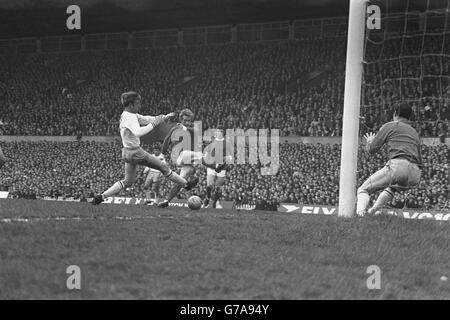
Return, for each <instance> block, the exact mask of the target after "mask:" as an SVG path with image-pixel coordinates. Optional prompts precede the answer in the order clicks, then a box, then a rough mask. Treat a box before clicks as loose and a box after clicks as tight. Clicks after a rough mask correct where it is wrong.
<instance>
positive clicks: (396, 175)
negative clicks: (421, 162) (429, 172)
mask: <svg viewBox="0 0 450 320" xmlns="http://www.w3.org/2000/svg"><path fill="white" fill-rule="evenodd" d="M389 167H390V170H391V171H392V177H393V178H392V181H391V183H392V184H393V185H392V186H390V187H387V188H386V189H384V190H383V191H382V192H381V193H380V195H379V196H378V198H377V200H376V201H375V203H374V205H373V206H372V207H371V208H370V209H369V211H368V213H369V214H373V213H375V212H377V211H378V210H379V209H381V208H383V207H384V206H386V204H388V203H389V202H391V201H392V199H393V198H394V193H395V192H397V191H403V190H407V189H409V188H411V187H414V186H416V185H417V184H418V183H419V181H420V175H421V173H420V169H419V167H418V166H417V165H415V164H412V163H410V162H409V161H407V160H403V159H401V160H396V159H394V160H391V161H390V165H389Z"/></svg>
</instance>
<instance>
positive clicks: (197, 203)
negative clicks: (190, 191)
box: [188, 196, 202, 210]
mask: <svg viewBox="0 0 450 320" xmlns="http://www.w3.org/2000/svg"><path fill="white" fill-rule="evenodd" d="M188 207H189V209H192V210H198V209H200V208H201V207H202V199H200V197H199V196H192V197H190V198H189V199H188Z"/></svg>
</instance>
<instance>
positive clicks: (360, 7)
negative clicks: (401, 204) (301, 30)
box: [338, 0, 367, 217]
mask: <svg viewBox="0 0 450 320" xmlns="http://www.w3.org/2000/svg"><path fill="white" fill-rule="evenodd" d="M366 5H367V4H366V0H350V11H349V20H348V36H347V62H346V70H345V92H344V113H343V118H342V120H343V125H342V126H343V127H342V148H341V169H340V177H339V209H338V216H339V217H352V216H353V214H354V212H355V205H356V188H357V186H356V181H357V180H356V170H357V160H358V144H359V115H360V106H361V79H362V72H363V58H364V35H365V28H366Z"/></svg>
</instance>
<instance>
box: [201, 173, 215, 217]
mask: <svg viewBox="0 0 450 320" xmlns="http://www.w3.org/2000/svg"><path fill="white" fill-rule="evenodd" d="M216 175H217V172H216V171H215V170H213V169H211V168H206V197H205V199H204V200H203V207H205V208H206V207H208V205H209V202H210V201H211V199H212V195H213V190H214V185H215V183H216Z"/></svg>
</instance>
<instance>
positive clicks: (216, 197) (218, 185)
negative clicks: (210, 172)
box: [212, 171, 225, 208]
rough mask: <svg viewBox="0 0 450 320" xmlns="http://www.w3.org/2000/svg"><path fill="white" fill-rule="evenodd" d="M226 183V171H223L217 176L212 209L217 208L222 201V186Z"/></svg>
mask: <svg viewBox="0 0 450 320" xmlns="http://www.w3.org/2000/svg"><path fill="white" fill-rule="evenodd" d="M224 183H225V171H221V172H219V173H218V174H217V178H216V183H215V186H214V195H213V203H212V207H213V208H216V206H217V202H218V201H219V200H220V197H221V196H222V186H223V185H224Z"/></svg>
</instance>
